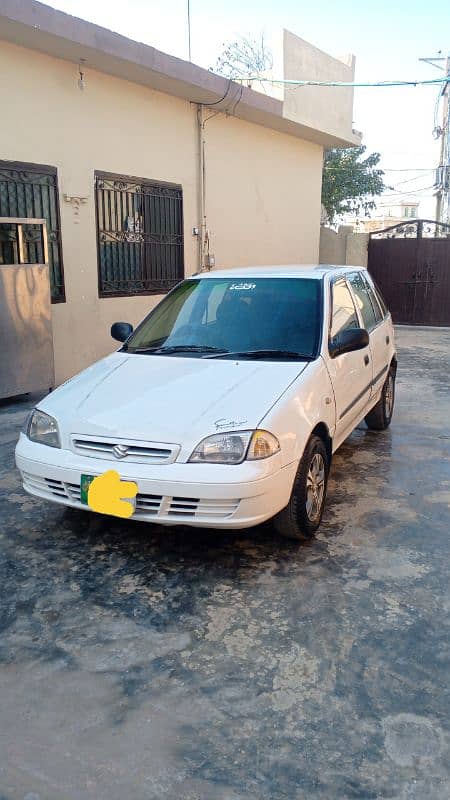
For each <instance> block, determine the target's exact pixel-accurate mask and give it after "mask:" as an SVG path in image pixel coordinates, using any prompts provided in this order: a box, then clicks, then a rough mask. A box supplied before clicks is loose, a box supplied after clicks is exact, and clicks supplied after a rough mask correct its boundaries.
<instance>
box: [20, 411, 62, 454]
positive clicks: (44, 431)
mask: <svg viewBox="0 0 450 800" xmlns="http://www.w3.org/2000/svg"><path fill="white" fill-rule="evenodd" d="M26 434H27V436H28V438H29V439H31V441H32V442H38V443H39V444H47V445H48V446H49V447H61V442H60V439H59V431H58V423H57V422H56V419H53V417H50V416H49V415H48V414H44V412H43V411H39V410H38V409H37V408H36V409H35V410H34V411H33V413H32V414H31V416H30V419H29V422H28V430H27V431H26Z"/></svg>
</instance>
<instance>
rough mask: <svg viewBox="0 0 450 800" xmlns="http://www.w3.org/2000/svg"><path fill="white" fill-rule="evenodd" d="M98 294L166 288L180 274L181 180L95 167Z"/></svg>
mask: <svg viewBox="0 0 450 800" xmlns="http://www.w3.org/2000/svg"><path fill="white" fill-rule="evenodd" d="M95 198H96V211H97V246H98V272H99V296H100V297H114V296H124V295H134V294H161V293H163V292H167V291H168V290H169V289H171V288H172V287H173V286H175V284H177V283H178V282H179V281H180V280H182V278H183V277H184V254H183V194H182V189H181V187H180V186H175V185H173V184H166V183H164V184H162V183H155V182H154V181H149V180H146V179H144V178H128V177H125V176H119V175H110V174H108V173H100V172H96V173H95Z"/></svg>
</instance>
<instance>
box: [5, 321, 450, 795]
mask: <svg viewBox="0 0 450 800" xmlns="http://www.w3.org/2000/svg"><path fill="white" fill-rule="evenodd" d="M398 338H399V342H400V370H399V376H398V395H397V410H396V414H395V418H394V422H393V425H392V428H391V430H390V431H388V432H385V433H382V434H374V433H370V432H369V431H367V430H366V429H365V427H364V426H362V427H361V429H360V430H358V431H356V432H355V433H354V434H353V435H352V437H351V438H350V439H349V441H348V442H347V443H346V444H345V445H344V446H343V447H342V448H341V450H340V451H339V453H338V455H337V456H336V459H335V463H334V466H333V471H332V483H331V487H330V500H329V505H328V510H327V512H326V516H325V519H324V523H323V527H322V530H321V533H320V535H319V537H318V538H317V539H316V540H314V541H313V542H312V543H311V544H309V545H308V546H300V547H298V546H297V545H295V544H291V543H289V542H286V541H280V540H279V539H278V538H276V536H275V534H274V533H273V531H272V530H271V528H270V526H266V527H265V528H264V529H263V530H261V529H259V530H254V531H250V532H247V533H242V534H239V535H227V536H225V535H221V534H218V533H215V532H208V531H206V532H203V533H198V532H197V533H196V532H195V531H191V530H189V529H184V530H181V529H173V530H168V529H164V528H157V527H155V526H150V525H148V526H147V525H144V524H142V523H139V524H134V525H133V524H130V523H128V522H126V521H121V520H118V521H115V520H111V521H110V520H108V519H106V518H102V517H99V516H95V515H90V514H83V513H82V512H72V511H64V510H62V509H60V508H59V507H57V506H52V505H48V504H46V503H44V502H41V501H38V500H34V499H31V498H29V497H27V496H26V495H25V494H24V493H23V491H22V489H21V488H20V485H19V481H18V477H17V475H16V473H15V471H14V467H13V447H14V443H15V440H16V438H17V434H18V430H19V427H20V425H21V423H22V421H23V419H24V416H25V413H26V411H27V408H28V407H29V406H30V405H31V401H30V400H27V401H26V402H24V401H22V402H15V403H9V404H8V403H3V404H2V405H1V406H0V454H1V461H0V513H1V515H2V516H1V523H0V525H1V542H0V545H1V553H0V586H1V596H0V612H1V616H0V623H1V638H0V800H23V799H24V798H26V800H244V798H245V800H261V799H262V798H264V799H265V798H268V800H316V799H317V798H323V799H324V800H334V798H367V799H370V798H398V799H399V800H411V799H413V798H416V800H448V798H449V797H450V746H449V745H450V717H449V707H450V703H449V676H450V639H449V611H450V594H449V555H450V539H449V528H450V525H449V511H448V505H449V500H450V459H449V451H450V430H449V417H450V413H449V412H450V402H449V396H450V395H449V385H448V380H449V377H450V369H449V352H450V331H449V330H446V331H443V330H442V331H432V330H411V329H402V330H401V331H399V335H398ZM446 378H447V382H446ZM445 459H447V460H445Z"/></svg>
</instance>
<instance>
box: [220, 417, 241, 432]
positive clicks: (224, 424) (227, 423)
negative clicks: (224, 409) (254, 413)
mask: <svg viewBox="0 0 450 800" xmlns="http://www.w3.org/2000/svg"><path fill="white" fill-rule="evenodd" d="M246 422H247V420H246V419H241V420H239V421H236V420H235V419H230V420H226V419H224V418H222V419H216V421H215V423H214V425H215V426H216V431H221V430H223V429H224V428H239V426H240V425H245V423H246Z"/></svg>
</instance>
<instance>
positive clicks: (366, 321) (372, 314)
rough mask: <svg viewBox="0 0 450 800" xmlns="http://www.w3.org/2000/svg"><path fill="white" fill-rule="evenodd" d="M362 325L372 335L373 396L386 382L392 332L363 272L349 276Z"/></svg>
mask: <svg viewBox="0 0 450 800" xmlns="http://www.w3.org/2000/svg"><path fill="white" fill-rule="evenodd" d="M348 281H349V284H350V287H351V289H352V292H353V294H354V298H355V302H356V306H357V309H358V311H359V313H360V316H361V320H362V324H363V326H364V328H365V329H366V330H367V331H368V332H369V335H370V352H371V358H372V362H373V367H372V370H373V375H372V395H373V394H376V393H378V392H379V390H380V389H381V387H382V386H383V383H384V381H385V380H386V373H387V370H388V366H389V353H390V330H389V325H388V321H387V319H385V317H384V315H383V313H382V311H381V308H380V305H379V303H378V301H377V298H376V296H375V293H374V292H373V290H372V287H371V286H370V285H369V283H368V281H367V280H366V277H365V275H364V273H363V272H361V271H359V272H354V273H352V274H351V275H349V276H348Z"/></svg>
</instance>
